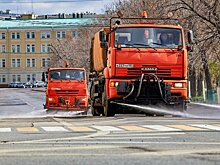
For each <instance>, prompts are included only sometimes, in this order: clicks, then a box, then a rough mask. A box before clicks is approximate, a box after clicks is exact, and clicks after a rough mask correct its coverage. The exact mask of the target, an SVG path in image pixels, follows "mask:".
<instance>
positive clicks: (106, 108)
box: [102, 87, 115, 117]
mask: <svg viewBox="0 0 220 165" xmlns="http://www.w3.org/2000/svg"><path fill="white" fill-rule="evenodd" d="M102 104H103V115H104V116H105V117H110V116H115V110H114V109H115V107H114V105H113V104H112V103H110V102H109V100H108V99H107V97H106V89H105V87H104V92H103V94H102Z"/></svg>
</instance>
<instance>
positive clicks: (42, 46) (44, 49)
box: [41, 44, 47, 53]
mask: <svg viewBox="0 0 220 165" xmlns="http://www.w3.org/2000/svg"><path fill="white" fill-rule="evenodd" d="M46 50H47V49H46V45H45V44H42V45H41V53H46Z"/></svg>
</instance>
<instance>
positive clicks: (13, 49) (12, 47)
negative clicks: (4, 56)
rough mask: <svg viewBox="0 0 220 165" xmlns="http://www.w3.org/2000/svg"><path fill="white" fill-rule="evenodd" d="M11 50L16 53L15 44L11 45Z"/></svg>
mask: <svg viewBox="0 0 220 165" xmlns="http://www.w3.org/2000/svg"><path fill="white" fill-rule="evenodd" d="M11 52H12V53H15V45H11Z"/></svg>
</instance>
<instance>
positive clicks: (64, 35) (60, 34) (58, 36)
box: [57, 32, 66, 39]
mask: <svg viewBox="0 0 220 165" xmlns="http://www.w3.org/2000/svg"><path fill="white" fill-rule="evenodd" d="M57 38H60V39H61V38H66V32H57Z"/></svg>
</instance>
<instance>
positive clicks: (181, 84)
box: [174, 83, 183, 88]
mask: <svg viewBox="0 0 220 165" xmlns="http://www.w3.org/2000/svg"><path fill="white" fill-rule="evenodd" d="M174 88H183V83H174Z"/></svg>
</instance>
